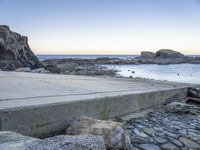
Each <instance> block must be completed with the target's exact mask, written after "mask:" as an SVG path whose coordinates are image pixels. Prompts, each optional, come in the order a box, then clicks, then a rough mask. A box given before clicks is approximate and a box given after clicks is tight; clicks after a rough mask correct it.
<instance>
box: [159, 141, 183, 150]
mask: <svg viewBox="0 0 200 150" xmlns="http://www.w3.org/2000/svg"><path fill="white" fill-rule="evenodd" d="M161 148H162V149H163V150H177V149H179V148H178V147H177V146H175V145H173V144H171V143H166V144H164V145H162V146H161Z"/></svg>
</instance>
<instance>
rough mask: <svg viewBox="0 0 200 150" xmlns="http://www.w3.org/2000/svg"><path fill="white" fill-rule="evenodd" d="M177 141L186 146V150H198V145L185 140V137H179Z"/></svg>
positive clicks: (199, 146)
mask: <svg viewBox="0 0 200 150" xmlns="http://www.w3.org/2000/svg"><path fill="white" fill-rule="evenodd" d="M179 140H180V141H181V142H182V143H183V144H184V145H186V146H187V147H188V148H198V149H200V145H199V144H198V143H196V142H194V141H192V140H190V139H188V138H185V137H180V138H179Z"/></svg>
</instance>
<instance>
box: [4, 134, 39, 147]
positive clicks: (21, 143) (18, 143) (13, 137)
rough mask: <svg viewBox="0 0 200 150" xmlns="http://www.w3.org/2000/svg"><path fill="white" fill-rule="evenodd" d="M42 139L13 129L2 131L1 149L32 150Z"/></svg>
mask: <svg viewBox="0 0 200 150" xmlns="http://www.w3.org/2000/svg"><path fill="white" fill-rule="evenodd" d="M40 141H41V140H39V139H37V138H32V137H28V136H23V135H21V134H19V133H15V132H11V131H0V150H31V149H29V147H31V146H34V145H37V144H38V143H39V142H40Z"/></svg>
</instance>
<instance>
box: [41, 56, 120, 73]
mask: <svg viewBox="0 0 200 150" xmlns="http://www.w3.org/2000/svg"><path fill="white" fill-rule="evenodd" d="M42 64H43V66H44V67H45V69H46V70H48V71H50V72H52V73H60V74H69V75H87V76H100V75H108V76H114V75H115V73H116V70H114V69H108V68H107V67H105V66H102V65H101V64H100V63H99V61H97V62H96V61H95V60H93V59H72V58H71V59H50V60H45V61H43V62H42Z"/></svg>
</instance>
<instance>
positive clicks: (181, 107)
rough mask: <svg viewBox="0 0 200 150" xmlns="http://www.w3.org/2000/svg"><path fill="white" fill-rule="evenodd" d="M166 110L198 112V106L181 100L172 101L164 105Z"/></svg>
mask: <svg viewBox="0 0 200 150" xmlns="http://www.w3.org/2000/svg"><path fill="white" fill-rule="evenodd" d="M165 108H166V110H167V111H168V112H178V113H195V112H196V113H198V108H197V107H196V106H194V105H189V104H186V103H181V102H172V103H169V104H167V106H166V107H165Z"/></svg>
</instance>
